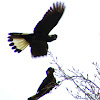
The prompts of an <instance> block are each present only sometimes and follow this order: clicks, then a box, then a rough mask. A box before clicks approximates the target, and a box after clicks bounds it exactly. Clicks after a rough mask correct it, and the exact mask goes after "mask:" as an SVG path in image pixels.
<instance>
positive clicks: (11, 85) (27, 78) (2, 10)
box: [0, 0, 100, 100]
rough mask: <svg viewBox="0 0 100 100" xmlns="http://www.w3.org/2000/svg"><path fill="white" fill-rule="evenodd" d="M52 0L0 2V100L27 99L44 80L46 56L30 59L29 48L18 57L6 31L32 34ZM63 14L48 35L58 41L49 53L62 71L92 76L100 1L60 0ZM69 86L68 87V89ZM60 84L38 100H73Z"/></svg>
mask: <svg viewBox="0 0 100 100" xmlns="http://www.w3.org/2000/svg"><path fill="white" fill-rule="evenodd" d="M53 2H56V0H1V1H0V59H1V62H0V100H27V98H28V97H30V96H32V95H34V94H35V93H36V91H37V89H38V87H39V85H40V84H41V82H42V80H43V79H44V78H45V77H46V73H45V72H46V70H47V69H48V67H50V66H51V67H54V68H57V66H55V65H51V64H50V63H49V62H50V61H51V58H50V57H49V56H45V57H40V58H36V59H35V58H32V57H31V53H30V47H27V48H26V49H25V50H24V51H22V52H21V53H20V54H18V53H14V52H13V50H11V48H10V47H9V43H8V42H7V37H8V33H9V32H24V33H32V32H33V29H34V27H35V25H36V24H37V23H38V21H40V20H41V19H42V17H43V16H44V14H45V12H46V11H47V10H48V9H49V8H50V6H52V4H53ZM62 2H64V4H65V5H66V9H65V12H64V14H63V16H62V18H61V20H60V21H59V23H58V25H57V26H56V27H55V28H54V29H53V30H52V31H51V32H50V34H57V35H58V38H57V40H56V41H53V42H52V43H48V44H49V51H51V52H52V53H53V55H54V57H57V58H58V63H59V65H61V66H62V68H63V69H64V70H66V69H71V67H72V66H73V67H74V68H75V69H80V70H81V71H83V72H84V73H86V74H87V73H92V75H93V73H94V70H95V68H94V66H93V65H92V62H98V64H100V0H62ZM68 85H69V86H68ZM65 87H70V84H67V81H66V83H63V84H62V85H61V86H60V87H58V88H57V89H54V90H53V91H51V93H49V94H47V95H45V96H43V97H42V98H40V100H51V99H53V100H61V99H62V98H64V99H63V100H75V99H74V98H73V97H72V96H71V95H70V94H69V93H68V92H67V91H66V88H65Z"/></svg>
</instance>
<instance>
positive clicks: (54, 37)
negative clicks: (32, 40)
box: [48, 34, 57, 42]
mask: <svg viewBox="0 0 100 100" xmlns="http://www.w3.org/2000/svg"><path fill="white" fill-rule="evenodd" d="M56 39H57V35H56V34H54V35H49V39H48V42H51V41H53V40H56Z"/></svg>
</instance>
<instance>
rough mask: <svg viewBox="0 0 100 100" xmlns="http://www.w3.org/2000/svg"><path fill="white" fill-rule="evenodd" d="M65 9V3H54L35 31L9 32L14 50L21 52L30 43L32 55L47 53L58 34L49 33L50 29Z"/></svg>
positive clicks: (37, 55)
mask: <svg viewBox="0 0 100 100" xmlns="http://www.w3.org/2000/svg"><path fill="white" fill-rule="evenodd" d="M64 10H65V6H64V3H61V2H57V3H53V7H50V9H49V10H48V11H47V12H46V13H45V15H44V17H43V18H42V20H41V21H39V22H38V24H37V25H36V27H35V28H34V31H33V33H30V34H28V33H16V32H15V33H9V37H8V38H9V39H8V41H9V42H11V43H10V44H9V45H10V46H12V49H14V50H15V51H14V52H18V53H20V52H21V51H22V50H23V49H25V48H26V47H27V46H28V45H29V46H30V47H31V55H32V56H33V57H39V56H44V55H47V52H48V44H47V42H51V41H53V40H56V38H57V35H56V34H54V35H48V34H49V33H50V31H51V30H52V29H53V28H54V27H55V26H56V25H57V23H58V21H59V20H60V18H61V16H62V15H63V13H64Z"/></svg>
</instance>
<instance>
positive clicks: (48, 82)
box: [28, 67, 58, 100]
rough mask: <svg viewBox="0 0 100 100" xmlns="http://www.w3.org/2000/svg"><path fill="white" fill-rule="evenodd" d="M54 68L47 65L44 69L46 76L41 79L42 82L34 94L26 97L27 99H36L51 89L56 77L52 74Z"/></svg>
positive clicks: (54, 84)
mask: <svg viewBox="0 0 100 100" xmlns="http://www.w3.org/2000/svg"><path fill="white" fill-rule="evenodd" d="M53 73H54V68H51V67H49V68H48V69H47V71H46V74H47V77H46V78H45V79H44V80H43V82H42V84H41V85H40V87H39V88H38V90H37V93H36V95H33V96H32V97H30V98H28V100H38V99H39V98H40V97H42V96H43V95H45V94H47V93H49V92H50V90H52V89H53V88H54V87H55V86H56V85H58V84H57V83H56V79H55V77H54V75H53Z"/></svg>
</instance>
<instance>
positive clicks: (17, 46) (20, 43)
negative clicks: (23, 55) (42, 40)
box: [8, 33, 29, 53]
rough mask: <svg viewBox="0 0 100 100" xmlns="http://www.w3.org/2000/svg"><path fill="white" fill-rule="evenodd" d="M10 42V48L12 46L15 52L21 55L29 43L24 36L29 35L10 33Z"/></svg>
mask: <svg viewBox="0 0 100 100" xmlns="http://www.w3.org/2000/svg"><path fill="white" fill-rule="evenodd" d="M9 35H10V36H9V37H8V38H9V39H8V42H11V43H10V44H9V46H12V49H14V50H15V51H14V52H18V53H20V52H21V51H22V50H23V49H25V48H26V47H27V46H28V45H29V43H28V42H27V41H26V40H25V39H24V38H23V37H22V36H24V35H28V34H26V33H9Z"/></svg>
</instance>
